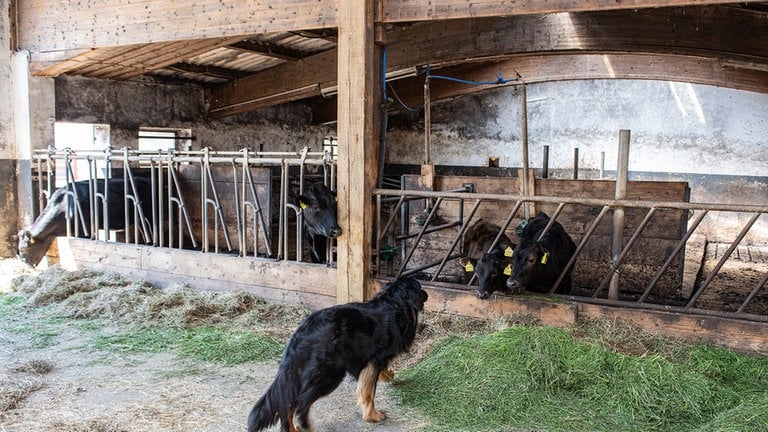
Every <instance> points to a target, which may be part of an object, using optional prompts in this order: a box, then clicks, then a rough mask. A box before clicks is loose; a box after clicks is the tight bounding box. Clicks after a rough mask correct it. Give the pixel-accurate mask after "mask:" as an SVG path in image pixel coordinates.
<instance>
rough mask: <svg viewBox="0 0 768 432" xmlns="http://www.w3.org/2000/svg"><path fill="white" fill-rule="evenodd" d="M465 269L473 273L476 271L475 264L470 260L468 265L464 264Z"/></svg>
mask: <svg viewBox="0 0 768 432" xmlns="http://www.w3.org/2000/svg"><path fill="white" fill-rule="evenodd" d="M464 270H465V271H466V272H467V273H472V272H473V271H475V266H473V265H472V263H471V262H468V263H467V265H466V266H464Z"/></svg>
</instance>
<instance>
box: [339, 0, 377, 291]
mask: <svg viewBox="0 0 768 432" xmlns="http://www.w3.org/2000/svg"><path fill="white" fill-rule="evenodd" d="M338 6H339V36H338V40H339V45H338V89H339V90H338V127H337V132H338V138H339V159H338V179H337V182H338V183H337V190H338V197H339V198H338V215H339V224H340V226H341V228H342V230H343V233H342V235H341V236H340V237H339V240H338V246H337V251H338V263H337V265H338V272H337V284H336V286H337V288H336V302H337V303H347V302H350V301H363V300H365V293H366V286H367V284H368V279H369V277H370V273H371V246H372V240H371V237H372V233H373V222H374V214H373V212H374V206H373V202H372V200H371V193H372V191H373V188H374V185H376V181H377V179H376V176H377V173H378V166H379V146H380V142H379V129H380V118H381V111H380V103H381V91H380V89H381V73H380V72H381V49H380V48H379V47H377V46H376V44H375V32H374V11H375V7H374V6H375V1H374V0H340V1H339V3H338Z"/></svg>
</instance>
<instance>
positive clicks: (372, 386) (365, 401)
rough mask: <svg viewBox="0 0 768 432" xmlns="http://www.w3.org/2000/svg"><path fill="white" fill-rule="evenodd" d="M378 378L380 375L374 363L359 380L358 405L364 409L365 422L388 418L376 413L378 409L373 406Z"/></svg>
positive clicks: (361, 373)
mask: <svg viewBox="0 0 768 432" xmlns="http://www.w3.org/2000/svg"><path fill="white" fill-rule="evenodd" d="M378 378H379V373H378V372H377V371H376V368H375V367H374V366H373V364H372V363H368V365H367V366H366V367H365V368H364V369H363V370H362V371H361V372H360V376H359V377H358V378H357V404H358V405H360V406H361V407H362V408H363V420H365V421H369V422H380V421H382V420H384V419H385V418H386V416H385V415H384V413H383V412H381V411H376V407H375V406H374V405H373V398H374V397H375V396H376V382H377V381H378Z"/></svg>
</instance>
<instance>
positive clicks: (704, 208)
mask: <svg viewBox="0 0 768 432" xmlns="http://www.w3.org/2000/svg"><path fill="white" fill-rule="evenodd" d="M373 194H374V197H375V198H376V200H375V201H376V211H377V214H378V217H377V224H376V227H377V232H376V235H375V239H376V240H377V241H376V243H375V245H374V247H375V248H376V250H375V251H374V256H375V257H376V258H377V259H376V264H377V265H376V266H375V268H374V271H375V272H376V274H375V276H380V277H392V276H400V275H416V276H417V277H419V278H420V279H426V280H429V281H430V282H436V281H437V282H445V281H446V279H441V278H442V277H443V276H444V275H443V270H444V268H445V267H446V265H447V263H448V261H450V260H452V259H455V258H457V257H460V256H462V251H457V250H456V249H457V247H458V245H459V244H460V240H461V238H462V237H463V236H464V233H465V231H466V229H467V227H468V226H470V225H471V223H472V222H473V221H474V219H475V218H476V215H477V213H478V209H479V208H480V207H481V206H482V205H483V204H486V203H493V204H494V205H503V206H506V207H507V208H510V209H511V210H510V211H509V212H508V213H506V217H505V219H504V220H505V222H504V224H503V226H502V227H501V230H500V231H499V233H498V235H497V236H496V239H495V241H494V244H495V243H497V242H498V241H499V238H500V237H501V236H502V235H503V234H504V232H505V231H506V230H507V228H508V226H509V225H510V224H511V223H512V222H513V220H515V218H520V219H522V217H521V216H518V214H519V213H520V209H521V206H522V205H523V204H524V203H535V205H537V206H538V205H542V204H549V205H551V206H555V205H556V206H557V208H556V210H555V211H554V212H553V213H552V214H551V215H550V216H551V218H550V221H549V223H548V224H547V227H546V228H545V232H546V230H548V229H549V228H550V227H551V226H552V224H554V223H555V221H556V220H557V219H558V217H560V215H561V213H562V212H563V211H564V210H566V209H569V208H573V207H577V206H578V207H585V208H587V209H594V210H590V214H594V213H596V215H595V216H594V217H592V219H591V220H589V221H583V222H584V223H583V226H584V227H585V229H584V230H583V232H582V233H581V235H580V236H578V235H573V233H572V237H573V239H574V241H575V243H576V245H577V247H576V251H575V253H574V254H573V256H572V257H571V259H570V260H569V262H568V263H567V264H566V266H565V267H564V268H563V270H562V271H561V272H560V274H559V276H558V279H557V281H556V282H555V283H554V285H553V286H552V288H551V289H550V291H549V293H548V295H549V296H553V297H558V298H564V299H568V300H572V301H576V302H582V303H594V304H599V305H609V306H621V307H629V308H637V309H650V310H663V311H672V312H679V313H690V314H702V315H706V316H714V317H724V318H735V319H739V320H748V321H755V322H762V323H768V313H766V311H765V309H764V308H763V309H762V310H759V311H748V310H749V309H750V306H755V304H754V303H755V299H756V297H757V296H758V294H766V293H765V290H766V283H768V271H765V272H764V273H763V274H762V276H761V277H759V281H758V282H757V283H756V284H755V285H750V287H751V289H750V290H749V291H748V294H745V296H744V298H742V299H740V301H739V304H738V305H736V306H734V307H732V308H731V310H728V309H727V308H726V309H720V308H716V307H714V306H711V305H706V306H703V305H700V304H699V300H700V299H701V297H702V296H704V295H705V294H707V293H708V292H710V291H711V283H712V280H713V279H714V278H715V277H716V276H717V275H718V272H720V271H721V269H722V268H723V264H724V263H725V262H726V260H728V259H729V257H730V256H731V254H732V253H733V252H734V250H736V248H737V246H739V244H740V242H741V241H742V240H743V239H744V237H745V235H746V234H747V233H748V232H749V231H750V229H752V227H753V226H754V225H755V223H756V222H757V220H758V219H759V218H760V217H761V216H762V215H763V214H765V213H768V206H764V205H740V204H719V203H692V202H675V201H650V200H632V199H602V198H576V197H565V196H524V195H515V194H494V193H474V192H466V191H461V192H460V191H423V190H395V189H376V190H374V191H373ZM425 199H429V200H432V201H433V202H434V207H433V208H432V209H431V213H430V216H432V215H433V214H435V213H436V212H437V211H438V209H439V208H440V207H441V205H445V203H448V202H453V203H459V207H460V208H463V207H464V201H467V202H473V204H472V207H471V209H470V211H469V212H468V213H467V214H466V217H464V216H463V213H460V216H459V218H458V219H457V220H455V221H452V222H446V223H443V224H441V225H440V226H436V227H431V226H429V225H430V221H431V219H427V222H425V223H424V225H423V226H422V227H421V228H420V230H419V233H418V234H416V235H413V234H409V233H407V232H402V233H400V235H396V233H395V234H394V235H393V231H396V230H397V224H396V223H395V220H396V219H397V217H398V216H399V217H401V218H407V217H409V215H410V213H408V212H405V211H403V209H404V208H406V207H407V205H408V203H409V202H411V201H419V200H425ZM619 208H622V209H625V210H626V211H630V210H632V211H636V212H638V213H640V214H642V215H643V217H642V220H641V221H640V222H639V223H636V226H635V227H634V232H633V233H632V235H631V236H629V239H628V240H626V241H625V242H624V243H623V246H622V248H621V249H619V252H618V255H617V256H616V258H615V259H609V260H606V261H605V262H604V264H603V265H604V267H603V268H604V269H605V270H603V274H602V275H599V276H600V277H599V278H596V279H595V280H596V286H594V287H587V289H585V290H579V292H578V293H573V291H572V293H571V294H569V295H560V294H553V293H554V292H555V290H556V289H557V287H558V286H559V285H560V284H561V283H562V282H563V279H564V278H565V276H566V274H567V273H568V272H569V271H570V270H573V269H574V267H577V262H578V261H579V259H580V258H581V255H583V252H584V251H585V248H587V246H589V245H590V241H591V240H592V239H593V237H594V235H595V233H596V231H597V229H598V226H599V225H600V224H601V222H602V221H603V219H604V217H605V216H606V215H608V213H609V212H611V211H615V210H616V209H619ZM597 209H599V211H598V210H597ZM661 211H676V212H680V214H684V215H689V216H688V217H687V220H686V221H685V225H686V229H685V231H684V232H682V233H681V238H680V239H679V240H676V241H677V243H676V245H675V247H674V248H670V250H665V251H659V252H658V255H661V254H663V255H664V257H663V260H664V262H663V264H661V265H660V266H658V268H656V269H655V271H654V272H651V273H650V274H649V277H648V278H649V281H645V282H643V285H642V286H641V288H642V290H640V291H638V293H637V295H635V294H634V293H623V294H622V296H620V297H617V298H615V299H614V298H609V297H603V294H604V292H605V288H607V287H608V285H609V284H610V282H611V280H616V279H618V280H619V283H620V285H619V287H620V288H625V286H623V285H622V283H624V282H623V281H622V266H623V265H625V259H626V258H627V256H628V254H630V252H632V251H636V250H637V249H638V244H639V243H640V242H639V241H638V240H639V239H641V238H642V237H643V236H644V235H645V234H646V233H647V231H648V229H649V226H650V225H651V224H650V222H651V221H652V220H654V217H656V216H657V215H658V214H659V213H660V212H661ZM713 211H714V212H724V213H732V214H737V213H738V214H743V215H749V216H750V217H749V221H748V222H747V223H746V224H745V225H744V226H743V228H742V229H741V231H740V232H739V234H738V235H737V236H736V238H734V240H733V242H732V243H731V246H730V247H729V248H728V250H727V251H726V252H725V253H724V254H723V255H722V257H720V259H719V261H718V262H717V264H716V265H715V267H714V268H713V269H711V270H709V272H708V273H706V277H703V279H704V281H703V282H701V283H698V284H697V286H696V287H695V289H694V291H693V294H692V295H691V296H690V298H677V297H675V298H669V297H665V296H664V295H662V294H660V285H661V284H660V281H661V279H662V276H664V275H665V273H667V272H668V271H669V270H670V267H671V265H672V263H673V261H675V260H678V259H680V258H682V257H681V256H680V254H681V253H682V252H683V251H684V250H685V246H686V242H688V240H689V239H691V236H692V235H693V234H694V233H695V231H696V229H697V228H698V227H699V226H700V224H701V222H702V220H704V219H705V218H706V217H707V215H709V214H710V212H713ZM386 214H388V215H389V217H388V218H387V220H386V222H385V223H382V222H383V220H384V217H383V216H384V215H386ZM638 217H639V216H638ZM408 223H409V222H408V221H403V225H407V224H408ZM628 228H630V229H631V228H632V227H630V226H629V223H627V224H625V225H624V229H628ZM401 229H402V228H401ZM438 230H443V231H446V230H447V231H448V232H449V234H448V235H449V237H448V238H447V239H445V241H444V243H445V245H447V246H445V249H444V250H442V251H441V253H442V256H441V257H440V259H438V260H435V261H429V262H427V263H423V264H422V263H413V260H414V259H415V257H416V256H418V255H419V254H420V253H424V254H427V253H428V252H429V253H434V244H435V243H434V240H433V241H432V243H429V242H426V243H428V244H426V245H425V238H426V235H427V234H428V233H435V232H437V231H438ZM543 235H544V232H542V234H541V236H543ZM541 236H540V237H541ZM393 237H396V238H397V239H399V240H405V239H408V240H410V242H409V243H408V242H405V241H403V242H402V243H401V245H402V247H403V248H404V249H407V250H402V251H400V252H401V253H400V259H401V260H402V261H401V262H400V263H399V267H398V268H399V270H398V271H396V272H394V273H393V272H392V267H391V266H384V265H382V259H381V257H382V254H383V253H385V252H386V248H387V245H386V244H385V240H386V239H391V238H393ZM540 237H539V238H540ZM430 273H431V274H430ZM703 273H705V272H702V274H703ZM651 275H652V276H651ZM447 277H448V276H446V278H447ZM449 282H450V281H449ZM472 283H473V281H470V282H469V283H468V284H466V285H465V284H464V283H461V284H456V282H454V283H453V284H454V285H456V287H457V289H460V290H464V291H467V290H473V289H472V288H471V287H470V286H469V285H471V284H472ZM624 285H626V283H624ZM678 290H679V287H678ZM766 297H768V296H766ZM485 301H492V300H485ZM763 301H764V300H763Z"/></svg>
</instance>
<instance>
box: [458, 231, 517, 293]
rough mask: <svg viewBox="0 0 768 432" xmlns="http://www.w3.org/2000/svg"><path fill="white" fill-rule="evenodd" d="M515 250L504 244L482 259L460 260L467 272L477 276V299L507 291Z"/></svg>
mask: <svg viewBox="0 0 768 432" xmlns="http://www.w3.org/2000/svg"><path fill="white" fill-rule="evenodd" d="M513 249H514V245H511V244H508V243H506V242H502V243H499V244H498V245H496V246H495V247H494V248H493V250H491V252H486V253H484V254H483V255H482V256H481V257H480V259H472V258H466V257H465V258H460V259H459V263H460V264H461V265H462V266H463V267H464V271H465V272H467V273H472V272H474V273H475V274H476V275H477V291H476V292H475V294H476V295H477V297H479V298H481V299H486V298H488V297H489V296H490V295H491V294H493V293H494V292H496V291H505V290H506V285H505V281H506V279H507V276H509V275H510V274H511V272H512V250H513Z"/></svg>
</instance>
